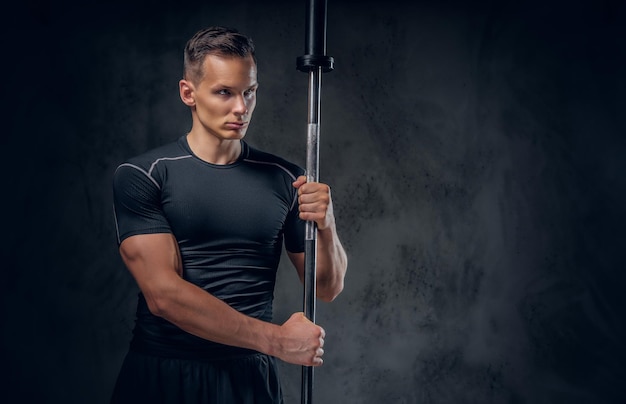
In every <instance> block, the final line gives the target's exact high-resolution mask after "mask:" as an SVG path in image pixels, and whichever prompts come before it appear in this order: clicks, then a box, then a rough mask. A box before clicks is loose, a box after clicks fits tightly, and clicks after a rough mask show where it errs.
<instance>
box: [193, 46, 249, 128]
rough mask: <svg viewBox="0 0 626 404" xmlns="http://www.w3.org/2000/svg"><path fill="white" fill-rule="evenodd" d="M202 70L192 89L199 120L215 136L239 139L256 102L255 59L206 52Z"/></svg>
mask: <svg viewBox="0 0 626 404" xmlns="http://www.w3.org/2000/svg"><path fill="white" fill-rule="evenodd" d="M203 70H204V77H203V79H202V81H201V82H200V83H198V85H197V86H195V91H194V96H195V110H196V115H197V118H198V120H199V123H200V124H201V125H202V127H203V128H204V129H205V130H206V131H207V132H208V133H209V134H210V135H213V136H215V137H217V138H218V139H221V140H235V139H242V138H243V137H244V136H245V135H246V131H247V130H248V125H249V124H250V119H251V118H252V112H253V111H254V107H255V106H256V90H257V87H258V83H257V75H256V64H255V63H254V59H252V57H251V56H248V57H246V58H240V57H221V56H214V55H209V56H207V57H206V58H205V60H204V65H203Z"/></svg>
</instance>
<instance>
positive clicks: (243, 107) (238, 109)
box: [233, 95, 248, 115]
mask: <svg viewBox="0 0 626 404" xmlns="http://www.w3.org/2000/svg"><path fill="white" fill-rule="evenodd" d="M233 112H234V113H235V114H236V115H245V114H246V113H248V104H246V98H245V97H244V96H243V95H240V96H238V97H237V99H236V100H235V106H234V108H233Z"/></svg>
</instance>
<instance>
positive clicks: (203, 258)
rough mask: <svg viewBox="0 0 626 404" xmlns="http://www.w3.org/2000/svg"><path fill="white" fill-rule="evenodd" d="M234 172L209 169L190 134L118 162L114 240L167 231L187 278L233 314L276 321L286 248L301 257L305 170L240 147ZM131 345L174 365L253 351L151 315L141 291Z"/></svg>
mask: <svg viewBox="0 0 626 404" xmlns="http://www.w3.org/2000/svg"><path fill="white" fill-rule="evenodd" d="M241 145H242V152H241V155H240V157H239V158H238V159H237V161H235V162H234V163H232V164H227V165H215V164H210V163H207V162H205V161H203V160H201V159H200V158H198V157H197V156H195V155H194V154H193V152H192V151H191V149H190V148H189V144H188V143H187V138H186V136H181V137H180V138H179V139H178V140H177V141H175V142H172V143H170V144H167V145H165V146H162V147H159V148H157V149H154V150H152V151H149V152H147V153H145V154H142V155H141V156H138V157H135V158H133V159H130V160H128V161H127V162H125V163H124V164H121V165H120V166H119V167H118V168H117V170H116V172H115V175H114V181H113V182H114V186H113V190H114V212H115V222H116V230H117V242H118V244H120V243H121V242H122V241H124V240H125V239H126V238H128V237H131V236H133V235H138V234H154V233H172V234H173V235H174V237H175V238H176V240H177V241H178V246H179V249H180V253H181V258H182V264H183V274H182V276H183V278H184V279H185V280H187V281H189V282H191V283H193V284H195V285H197V286H199V287H201V288H202V289H204V290H206V291H207V292H209V293H211V294H212V295H214V296H215V297H217V298H219V299H221V300H223V301H224V302H226V303H228V304H229V305H230V306H232V307H233V308H235V309H236V310H238V311H240V312H242V313H244V314H246V315H248V316H251V317H255V318H258V319H261V320H263V321H271V319H272V302H273V293H274V285H275V281H276V271H277V268H278V263H279V260H280V256H281V250H282V246H283V240H284V243H285V248H286V249H287V250H288V251H290V252H295V253H296V252H303V251H304V226H305V222H304V221H303V220H301V219H300V218H299V216H298V200H297V190H296V189H295V188H294V187H293V185H292V183H293V181H294V180H295V179H296V178H297V177H298V176H299V175H302V174H303V173H304V170H302V168H300V167H298V166H297V165H295V164H292V163H290V162H288V161H286V160H284V159H282V158H280V157H277V156H274V155H272V154H268V153H264V152H261V151H259V150H256V149H255V148H253V147H250V146H249V145H248V144H247V143H246V142H244V141H241ZM133 334H134V336H133V341H132V343H131V347H132V348H133V349H134V350H136V351H138V352H144V353H148V354H157V355H160V356H167V357H176V358H194V359H199V358H206V359H215V358H225V357H232V356H239V355H244V354H248V353H251V352H253V351H250V350H247V349H243V348H237V347H231V346H227V345H222V344H218V343H214V342H212V341H207V340H204V339H202V338H199V337H196V336H194V335H191V334H189V333H187V332H185V331H183V330H181V329H180V328H178V327H177V326H175V325H173V324H172V323H170V322H168V321H167V320H165V319H163V318H160V317H157V316H155V315H153V314H152V313H151V312H150V311H149V309H148V306H147V303H146V300H145V298H144V296H143V295H142V294H141V293H140V294H139V300H138V305H137V319H136V324H135V329H134V331H133Z"/></svg>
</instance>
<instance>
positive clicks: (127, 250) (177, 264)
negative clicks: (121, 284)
mask: <svg viewBox="0 0 626 404" xmlns="http://www.w3.org/2000/svg"><path fill="white" fill-rule="evenodd" d="M120 255H121V256H122V259H123V261H124V263H125V264H126V267H127V268H128V270H129V271H130V272H131V274H132V275H133V277H134V278H135V280H136V281H137V283H138V284H139V287H140V288H141V289H142V290H143V289H144V287H150V285H151V283H153V282H156V281H158V280H159V279H160V278H162V277H169V276H171V275H172V274H176V275H177V276H179V277H180V276H181V275H182V262H181V259H180V252H179V250H178V244H177V242H176V239H175V238H174V236H173V235H172V234H171V233H154V234H139V235H135V236H131V237H128V238H126V239H124V240H123V241H122V243H121V244H120Z"/></svg>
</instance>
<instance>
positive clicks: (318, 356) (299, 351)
mask: <svg viewBox="0 0 626 404" xmlns="http://www.w3.org/2000/svg"><path fill="white" fill-rule="evenodd" d="M325 336H326V332H325V331H324V329H323V328H322V327H320V326H318V325H316V324H315V323H313V322H311V321H310V320H309V319H308V318H306V316H305V315H304V313H302V312H299V313H294V314H292V315H291V317H290V318H289V320H287V321H285V323H283V325H282V326H280V329H279V334H278V336H277V338H276V343H277V344H278V348H277V353H275V354H274V356H276V357H277V358H279V359H281V360H283V361H285V362H288V363H292V364H295V365H302V366H320V365H322V363H324V361H323V360H322V355H324V349H323V347H324V337H325Z"/></svg>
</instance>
